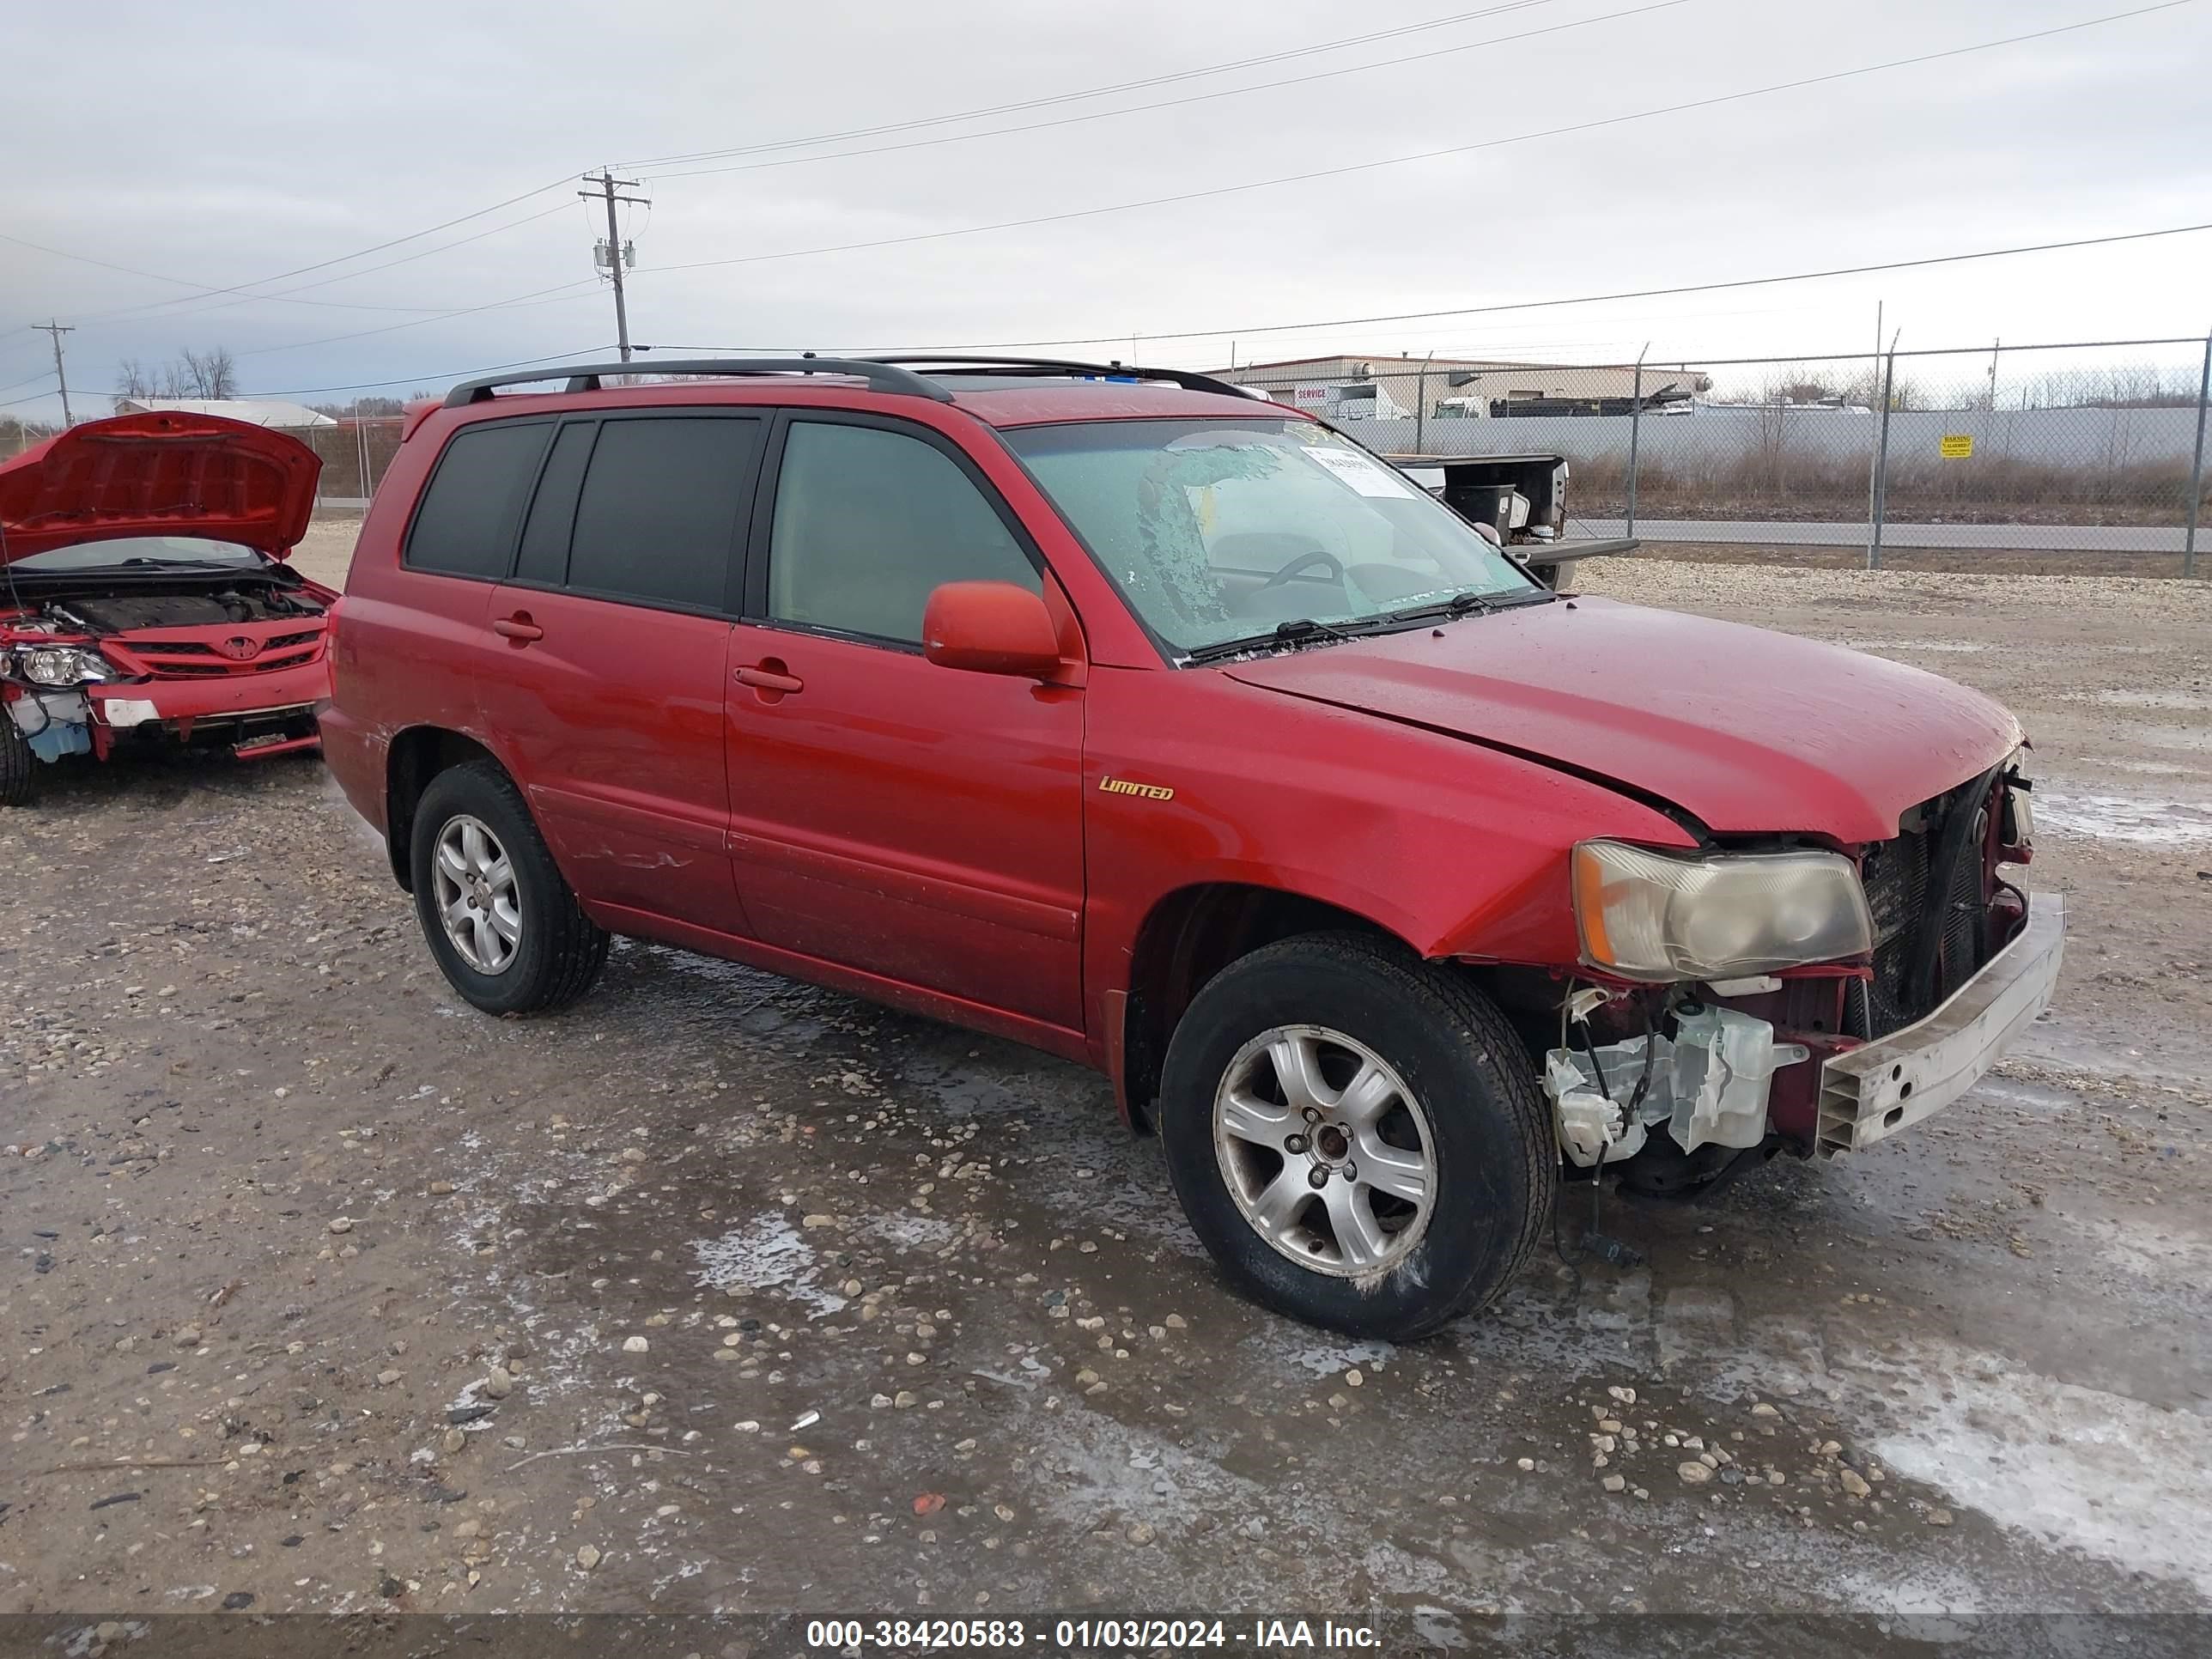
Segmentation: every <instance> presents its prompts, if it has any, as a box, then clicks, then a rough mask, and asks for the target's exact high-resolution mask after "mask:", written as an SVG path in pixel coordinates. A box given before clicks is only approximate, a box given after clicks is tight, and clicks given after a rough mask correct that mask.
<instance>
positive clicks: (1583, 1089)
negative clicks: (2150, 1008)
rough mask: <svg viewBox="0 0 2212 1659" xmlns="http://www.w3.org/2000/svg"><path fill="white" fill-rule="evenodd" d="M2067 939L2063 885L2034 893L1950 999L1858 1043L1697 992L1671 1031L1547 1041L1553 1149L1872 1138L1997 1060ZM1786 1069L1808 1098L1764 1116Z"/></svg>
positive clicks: (1956, 1093)
mask: <svg viewBox="0 0 2212 1659" xmlns="http://www.w3.org/2000/svg"><path fill="white" fill-rule="evenodd" d="M2065 943H2066V908H2065V899H2064V897H2063V895H2060V894H2057V893H2039V894H2037V895H2035V896H2034V897H2033V899H2032V900H2031V901H2030V902H2029V906H2028V909H2027V918H2026V920H2025V921H2023V922H2022V923H2021V927H2020V930H2019V932H2018V933H2015V935H2014V936H2013V938H2012V939H2010V940H2008V942H2007V943H2006V944H2005V945H2003V946H2002V948H2001V949H1999V950H1998V951H1997V952H1996V955H1995V956H1993V957H1990V960H1989V961H1988V962H1987V963H1984V965H1983V966H1982V968H1981V969H1980V970H1979V971H1978V972H1977V973H1976V974H1975V975H1973V977H1972V978H1971V979H1969V980H1967V981H1966V983H1964V984H1963V985H1961V986H1960V987H1959V988H1958V990H1957V991H1955V992H1954V994H1952V995H1951V996H1950V997H1949V998H1948V1000H1945V1001H1944V1002H1942V1004H1940V1005H1939V1006H1936V1008H1935V1009H1934V1010H1933V1011H1932V1012H1929V1014H1927V1015H1926V1016H1925V1017H1924V1018H1921V1019H1919V1020H1917V1021H1916V1022H1914V1023H1913V1024H1910V1025H1907V1026H1904V1027H1902V1028H1900V1029H1899V1030H1894V1031H1893V1032H1891V1033H1890V1034H1889V1035H1887V1036H1883V1037H1880V1038H1877V1039H1875V1040H1872V1041H1869V1042H1863V1043H1850V1040H1849V1039H1838V1038H1837V1037H1835V1036H1825V1037H1824V1036H1819V1035H1816V1034H1815V1033H1813V1032H1810V1031H1801V1030H1791V1031H1789V1032H1786V1033H1785V1032H1784V1031H1782V1030H1778V1028H1777V1027H1776V1026H1775V1025H1773V1024H1770V1023H1769V1022H1768V1021H1767V1020H1766V1019H1763V1018H1758V1017H1756V1016H1754V1015H1753V1014H1752V1013H1749V1012H1741V1011H1739V1010H1737V1009H1734V1008H1729V1007H1727V1006H1721V1005H1717V1004H1715V1003H1711V1002H1706V1001H1702V1000H1694V999H1693V1000H1685V1001H1682V1002H1680V1003H1678V1004H1676V1005H1675V1006H1674V1011H1673V1012H1674V1036H1672V1037H1671V1038H1670V1037H1668V1036H1662V1035H1661V1034H1659V1033H1658V1032H1657V1031H1656V1030H1648V1031H1647V1034H1646V1035H1644V1036H1638V1037H1632V1038H1629V1039H1626V1040H1625V1041H1619V1042H1610V1043H1605V1044H1602V1045H1599V1046H1596V1047H1595V1048H1581V1049H1577V1048H1554V1049H1553V1050H1551V1051H1550V1052H1549V1053H1548V1054H1546V1056H1545V1058H1544V1075H1543V1085H1544V1090H1545V1092H1546V1093H1547V1095H1548V1096H1549V1097H1551V1100H1552V1104H1553V1117H1554V1122H1555V1125H1556V1127H1557V1131H1558V1135H1559V1147H1560V1151H1561V1152H1562V1153H1563V1154H1564V1155H1565V1158H1566V1159H1567V1161H1568V1162H1569V1163H1570V1164H1574V1165H1576V1166H1577V1167H1578V1168H1582V1169H1589V1168H1590V1167H1591V1166H1593V1165H1595V1164H1612V1163H1616V1162H1619V1161H1621V1160H1624V1159H1627V1158H1635V1157H1637V1156H1638V1154H1640V1153H1641V1152H1643V1151H1644V1146H1645V1143H1646V1141H1647V1140H1648V1139H1652V1138H1654V1137H1656V1136H1659V1135H1661V1134H1664V1135H1665V1136H1667V1137H1668V1139H1671V1140H1672V1141H1673V1142H1674V1146H1676V1147H1678V1148H1679V1149H1680V1151H1681V1152H1685V1153H1690V1152H1697V1151H1699V1149H1700V1148H1701V1147H1705V1146H1722V1147H1735V1148H1739V1149H1745V1148H1750V1147H1754V1146H1761V1145H1764V1144H1766V1143H1767V1142H1768V1140H1769V1139H1770V1137H1771V1136H1774V1135H1776V1134H1780V1135H1781V1136H1782V1138H1783V1139H1784V1140H1785V1141H1787V1142H1788V1143H1790V1145H1792V1146H1795V1147H1796V1148H1797V1149H1798V1150H1799V1151H1801V1152H1805V1153H1807V1154H1812V1153H1814V1152H1817V1153H1819V1154H1820V1155H1822V1156H1829V1157H1832V1156H1833V1155H1834V1154H1836V1153H1838V1152H1855V1151H1857V1150H1859V1149H1860V1148H1863V1147H1866V1146H1872V1145H1873V1144H1874V1143H1875V1142H1876V1141H1878V1140H1881V1139H1886V1138H1887V1137H1888V1136H1890V1135H1893V1134H1895V1133H1898V1132H1899V1130H1902V1129H1906V1128H1910V1127H1911V1126H1912V1125H1913V1124H1916V1123H1917V1122H1919V1121H1921V1120H1922V1119H1923V1118H1926V1117H1929V1116H1930V1115H1933V1114H1935V1113H1936V1112H1938V1111H1940V1110H1942V1109H1943V1108H1944V1107H1946V1106H1948V1105H1949V1104H1950V1103H1952V1102H1953V1101H1954V1100H1956V1099H1957V1098H1958V1097H1960V1095H1962V1094H1964V1093H1966V1091H1967V1090H1968V1089H1971V1088H1972V1086H1973V1085H1975V1083H1977V1082H1978V1080H1979V1079H1981V1077H1982V1076H1983V1074H1984V1073H1986V1072H1987V1071H1988V1070H1989V1069H1990V1066H1994V1065H1995V1064H1996V1061H1997V1059H1998V1057H1999V1056H2000V1055H2001V1054H2003V1052H2004V1051H2005V1048H2007V1047H2008V1045H2009V1044H2010V1043H2011V1042H2012V1041H2013V1039H2014V1038H2015V1036H2018V1035H2019V1033H2020V1032H2021V1030H2024V1029H2025V1028H2026V1027H2027V1025H2028V1024H2030V1023H2031V1022H2032V1021H2033V1019H2034V1018H2035V1017H2036V1016H2037V1015H2038V1014H2040V1013H2041V1012H2043V1011H2044V1009H2045V1007H2046V1006H2049V1004H2050V1001H2051V993H2052V990H2053V988H2054V987H2056V986H2057V981H2058V971H2059V967H2060V965H2061V963H2062V962H2063V957H2064V951H2065ZM1777 984H1778V981H1765V982H1764V987H1763V988H1765V989H1766V990H1771V989H1773V988H1774V987H1775V986H1776V985H1777ZM1691 988H1693V989H1694V988H1699V987H1691ZM1702 989H1703V990H1704V991H1705V992H1707V993H1714V992H1720V991H1734V990H1735V989H1736V987H1735V986H1732V985H1731V986H1717V987H1702ZM1583 995H1585V996H1594V995H1595V993H1589V992H1586V993H1583ZM1569 1012H1570V1014H1571V1016H1572V1015H1573V1014H1574V1007H1573V1005H1572V1004H1570V1008H1569ZM1791 1037H1797V1038H1801V1039H1802V1041H1795V1042H1793V1041H1790V1038H1791ZM1846 1043H1848V1044H1849V1046H1844V1045H1845V1044H1846ZM1800 1066H1802V1067H1805V1068H1807V1071H1806V1073H1803V1074H1798V1073H1796V1068H1798V1067H1800ZM1785 1075H1794V1076H1797V1077H1798V1083H1797V1085H1796V1087H1793V1088H1792V1090H1791V1091H1790V1096H1789V1098H1790V1099H1791V1100H1792V1101H1794V1102H1799V1103H1802V1107H1803V1110H1802V1115H1800V1114H1799V1112H1798V1111H1797V1110H1796V1109H1795V1108H1793V1109H1792V1110H1791V1112H1790V1116H1789V1118H1788V1119H1787V1120H1785V1119H1784V1115H1783V1111H1782V1109H1781V1108H1780V1107H1779V1106H1775V1107H1774V1109H1773V1111H1772V1112H1771V1114H1770V1105H1771V1104H1772V1103H1771V1100H1770V1095H1771V1091H1772V1089H1773V1087H1774V1085H1777V1084H1778V1083H1779V1082H1780V1081H1781V1079H1783V1078H1784V1076H1785ZM1800 1124H1802V1126H1803V1127H1799V1125H1800Z"/></svg>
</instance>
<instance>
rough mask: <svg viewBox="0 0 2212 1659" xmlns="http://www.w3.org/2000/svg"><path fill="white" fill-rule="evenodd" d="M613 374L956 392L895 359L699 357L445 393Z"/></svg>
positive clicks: (469, 395)
mask: <svg viewBox="0 0 2212 1659" xmlns="http://www.w3.org/2000/svg"><path fill="white" fill-rule="evenodd" d="M611 374H654V375H662V374H690V375H716V374H726V375H730V376H732V377H734V376H739V375H761V376H770V375H782V374H842V375H848V376H852V377H854V378H855V379H859V380H866V382H867V383H868V385H869V386H871V387H872V389H873V390H875V391H878V392H900V393H903V394H904V395H906V396H908V397H910V398H928V399H929V400H930V401H931V402H932V403H938V404H949V403H951V401H952V394H951V392H947V391H946V390H945V388H944V387H943V386H939V385H937V384H936V383H935V382H934V381H932V380H924V379H922V377H921V375H919V374H914V373H912V372H910V371H909V370H907V369H903V368H898V367H897V366H896V364H893V363H890V362H879V361H877V360H875V359H872V358H861V357H698V358H685V359H683V360H682V361H680V362H655V363H652V364H645V363H578V364H574V365H572V366H571V367H569V368H542V369H533V370H528V371H526V372H524V373H522V374H480V375H478V376H477V377H476V378H475V379H474V380H463V381H460V382H459V384H458V385H456V386H454V387H453V390H452V391H451V392H447V394H446V407H447V408H448V409H459V408H462V407H464V406H465V405H466V404H477V403H483V401H484V400H485V399H487V398H489V397H490V396H491V395H492V392H493V389H494V388H495V387H498V386H531V385H534V384H536V383H537V382H539V381H542V380H567V381H568V386H566V387H564V388H563V390H565V391H568V392H597V391H598V390H599V388H600V386H601V384H602V381H603V379H604V377H605V376H607V375H611Z"/></svg>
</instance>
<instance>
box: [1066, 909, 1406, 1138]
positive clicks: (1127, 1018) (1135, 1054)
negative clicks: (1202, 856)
mask: <svg viewBox="0 0 2212 1659" xmlns="http://www.w3.org/2000/svg"><path fill="white" fill-rule="evenodd" d="M1300 933H1365V934H1369V935H1371V936H1372V937H1374V938H1376V939H1383V940H1387V941H1389V943H1390V944H1392V945H1396V946H1398V947H1399V948H1401V949H1402V950H1403V951H1405V952H1406V954H1407V957H1408V959H1413V958H1415V957H1419V954H1420V952H1419V951H1418V950H1417V949H1416V948H1415V947H1414V946H1413V945H1412V944H1410V943H1409V942H1407V939H1405V938H1404V937H1403V936H1402V935H1401V934H1399V933H1396V932H1395V931H1394V930H1393V929H1391V928H1390V927H1387V926H1385V925H1384V924H1383V923H1382V922H1380V921H1376V919H1375V918H1374V917H1372V916H1368V915H1361V914H1360V913H1359V912H1358V911H1357V910H1352V909H1348V908H1346V907H1344V906H1343V905H1340V904H1334V903H1332V902H1329V901H1328V900H1326V899H1319V898H1315V897H1313V896H1310V895H1309V894H1305V893H1299V892H1295V891H1292V890H1289V889H1286V888H1279V887H1269V886H1266V885H1264V884H1259V883H1253V882H1239V881H1206V882H1194V883H1192V884H1188V885H1187V886H1183V887H1179V888H1176V890H1174V891H1172V892H1170V893H1166V894H1164V895H1162V896H1160V897H1159V898H1158V900H1157V901H1155V902H1154V903H1153V904H1152V908H1151V909H1149V910H1148V911H1146V915H1145V918H1144V920H1143V921H1141V922H1140V923H1139V925H1138V927H1137V931H1136V935H1135V939H1134V941H1133V944H1132V945H1131V948H1130V955H1129V975H1128V980H1127V990H1126V992H1124V993H1122V994H1121V995H1120V997H1119V998H1118V999H1116V1000H1118V1003H1119V1014H1120V1020H1119V1030H1117V1031H1115V1032H1112V1033H1109V1048H1110V1049H1111V1050H1112V1052H1113V1053H1114V1054H1115V1055H1116V1056H1117V1063H1116V1064H1115V1065H1114V1066H1112V1067H1111V1069H1112V1071H1113V1073H1114V1080H1115V1098H1116V1103H1117V1104H1118V1105H1119V1107H1120V1109H1121V1115H1122V1118H1123V1120H1124V1121H1126V1122H1127V1123H1128V1125H1129V1126H1130V1127H1131V1128H1133V1129H1137V1130H1140V1131H1148V1130H1149V1129H1150V1128H1151V1127H1152V1120H1151V1117H1150V1115H1149V1109H1150V1107H1151V1105H1152V1100H1153V1098H1154V1097H1155V1096H1156V1095H1157V1094H1158V1091H1159V1082H1160V1067H1161V1065H1162V1062H1163V1061H1164V1059H1165V1057H1166V1054H1167V1047H1168V1039H1169V1038H1170V1036H1173V1035H1174V1032H1175V1029H1176V1023H1177V1022H1178V1021H1179V1020H1180V1019H1181V1018H1182V1013H1183V1011H1184V1010H1185V1009H1187V1008H1188V1007H1189V1006H1190V1003H1191V999H1192V998H1194V997H1195V996H1196V995H1197V994H1198V993H1199V991H1200V988H1201V987H1204V985H1205V984H1206V981H1208V980H1210V979H1212V977H1213V976H1214V975H1216V974H1218V973H1219V972H1220V971H1221V970H1222V969H1225V968H1226V967H1227V966H1228V965H1229V964H1230V963H1232V962H1235V961H1236V960H1237V958H1239V957H1245V956H1249V955H1250V954H1251V953H1252V952H1253V951H1256V950H1259V949H1260V948H1261V946H1262V945H1273V944H1274V943H1275V942H1276V941H1277V940H1279V939H1290V938H1292V937H1295V936H1296V935H1297V934H1300ZM1114 1005H1115V1000H1109V1008H1110V1007H1112V1006H1114Z"/></svg>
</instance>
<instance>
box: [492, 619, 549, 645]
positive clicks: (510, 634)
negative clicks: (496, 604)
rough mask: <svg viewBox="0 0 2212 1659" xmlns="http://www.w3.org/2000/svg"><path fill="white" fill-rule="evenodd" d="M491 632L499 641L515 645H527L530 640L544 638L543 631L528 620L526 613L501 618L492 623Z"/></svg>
mask: <svg viewBox="0 0 2212 1659" xmlns="http://www.w3.org/2000/svg"><path fill="white" fill-rule="evenodd" d="M491 631H492V632H493V633H495V634H496V635H499V636H500V637H501V639H508V640H513V641H514V642H515V643H516V644H517V645H527V644H529V643H530V642H531V641H532V640H542V639H544V637H545V630H544V629H542V628H540V627H539V626H538V624H537V623H534V622H532V621H531V620H530V613H529V612H528V611H516V612H515V613H514V614H513V616H512V617H501V618H499V620H498V621H496V622H495V623H492V625H491Z"/></svg>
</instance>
